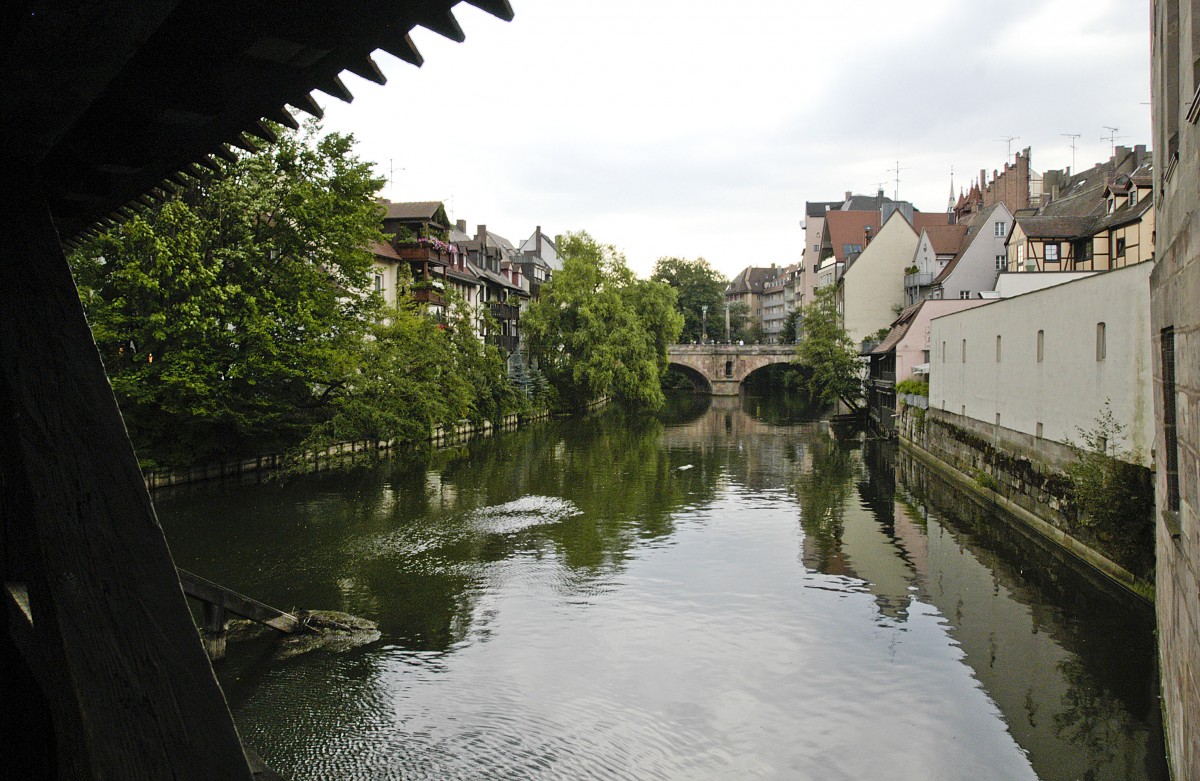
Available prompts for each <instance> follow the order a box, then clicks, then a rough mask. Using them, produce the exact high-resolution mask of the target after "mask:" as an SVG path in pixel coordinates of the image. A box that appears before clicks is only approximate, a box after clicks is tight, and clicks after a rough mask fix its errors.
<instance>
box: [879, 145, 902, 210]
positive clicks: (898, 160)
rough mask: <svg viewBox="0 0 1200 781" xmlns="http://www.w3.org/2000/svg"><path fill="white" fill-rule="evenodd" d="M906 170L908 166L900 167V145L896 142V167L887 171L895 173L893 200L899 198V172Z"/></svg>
mask: <svg viewBox="0 0 1200 781" xmlns="http://www.w3.org/2000/svg"><path fill="white" fill-rule="evenodd" d="M907 170H908V166H904V167H903V168H901V167H900V145H899V144H896V167H895V168H889V169H888V172H889V173H893V174H895V175H896V177H895V178H896V189H895V190H894V191H893V192H892V200H893V201H898V200H900V172H901V171H907ZM879 189H881V190H882V189H883V188H882V187H880V188H879Z"/></svg>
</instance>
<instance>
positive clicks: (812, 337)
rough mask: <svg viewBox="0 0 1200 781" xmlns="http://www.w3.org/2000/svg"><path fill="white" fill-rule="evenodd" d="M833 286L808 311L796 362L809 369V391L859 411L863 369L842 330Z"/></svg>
mask: <svg viewBox="0 0 1200 781" xmlns="http://www.w3.org/2000/svg"><path fill="white" fill-rule="evenodd" d="M833 296H834V288H833V286H832V285H829V286H826V287H823V288H821V289H819V290H818V291H817V293H816V295H815V296H814V297H813V300H812V302H811V303H810V304H808V305H807V306H806V307H804V335H803V338H801V340H800V343H799V345H798V346H797V349H796V362H797V363H799V364H800V365H801V366H803V367H805V368H806V369H808V371H809V372H810V373H809V375H808V378H807V380H808V389H809V392H810V393H811V394H812V395H813V397H815V398H819V399H821V400H822V401H824V402H825V403H827V404H832V403H833V402H835V401H841V402H842V403H844V404H845V405H846V406H847V407H849V408H850V409H851V410H857V409H859V407H860V406H861V404H862V400H863V365H862V361H861V360H860V358H859V356H858V350H856V349H855V346H854V343H853V342H852V341H851V340H850V336H849V334H847V333H846V329H844V328H842V326H841V323H840V321H839V318H838V313H837V307H836V304H835V302H834V298H833Z"/></svg>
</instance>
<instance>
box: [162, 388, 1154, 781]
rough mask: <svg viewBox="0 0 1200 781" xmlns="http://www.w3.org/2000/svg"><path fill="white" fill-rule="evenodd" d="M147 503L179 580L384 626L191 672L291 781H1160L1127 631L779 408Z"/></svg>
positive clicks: (906, 482)
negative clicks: (154, 509)
mask: <svg viewBox="0 0 1200 781" xmlns="http://www.w3.org/2000/svg"><path fill="white" fill-rule="evenodd" d="M676 402H677V403H676V404H675V405H673V406H672V407H671V408H670V409H669V410H668V411H667V412H666V413H665V414H663V415H660V416H645V415H635V414H629V413H623V412H621V411H619V410H615V409H613V410H608V411H606V412H604V413H602V414H599V415H596V416H592V417H589V418H586V419H582V420H564V421H554V422H550V423H548V424H546V425H542V426H536V427H531V428H528V429H524V430H521V431H517V432H511V433H507V434H504V435H500V436H497V437H494V438H491V439H481V440H476V441H473V442H472V443H470V444H469V445H467V446H465V447H462V448H459V449H456V450H453V451H445V452H440V453H437V454H435V455H434V456H433V457H432V458H431V459H429V460H427V461H420V462H392V463H387V464H382V465H378V466H375V467H363V468H360V469H357V470H355V471H351V472H345V473H340V474H332V473H331V474H323V475H319V476H311V477H306V478H303V479H297V480H294V481H291V482H289V483H286V484H282V485H266V486H244V487H233V488H229V489H225V490H217V491H207V492H195V491H193V492H184V493H179V494H177V495H172V496H170V497H164V498H163V499H161V500H160V502H159V511H160V515H161V517H162V519H163V523H164V527H165V528H166V530H167V533H168V538H169V539H170V541H171V544H172V549H173V551H174V553H175V556H176V559H177V561H178V562H179V563H180V565H181V566H185V567H187V568H189V569H193V570H195V571H197V572H199V573H201V574H204V575H206V576H208V577H212V578H214V579H217V580H220V581H223V582H226V583H228V584H229V585H231V586H233V587H235V588H238V589H240V590H243V591H247V592H249V593H252V594H254V595H256V596H259V597H260V598H262V599H264V600H265V601H268V602H272V603H275V604H278V605H280V606H284V607H288V606H292V605H297V606H305V607H323V608H335V609H340V610H345V611H346V612H350V613H354V614H357V615H363V616H366V617H369V618H371V619H373V620H377V621H379V622H380V624H381V630H382V632H383V639H382V641H381V642H380V643H378V644H376V645H375V646H372V647H368V648H364V649H359V650H357V651H353V652H350V653H347V654H343V655H331V654H319V653H316V654H310V655H307V656H305V657H300V658H296V659H292V660H288V661H286V662H272V661H270V660H269V656H268V655H267V654H264V653H262V652H260V651H257V650H255V649H254V648H243V649H238V648H237V647H234V649H233V650H232V652H231V655H230V658H229V660H228V661H227V662H226V663H224V664H223V665H222V666H221V668H220V670H219V673H220V677H221V680H222V683H223V685H224V686H225V687H226V690H227V692H228V694H229V697H230V701H231V705H232V707H233V709H234V711H235V715H236V718H237V719H238V722H239V726H240V728H241V730H242V732H243V734H245V735H247V736H248V737H249V738H250V742H251V743H252V744H253V745H255V746H256V747H258V748H259V749H260V750H261V752H262V753H263V754H264V755H266V756H267V758H268V759H269V760H270V761H272V762H273V763H275V764H276V765H277V766H278V767H280V768H281V769H283V770H285V771H286V772H287V774H288V775H291V776H293V777H295V778H314V779H315V778H322V779H325V778H346V779H357V778H361V779H368V778H370V779H374V778H437V779H450V778H483V777H486V778H531V777H554V778H563V777H566V778H631V779H632V778H637V779H641V778H689V779H691V778H740V777H773V778H822V779H824V778H846V779H859V778H880V777H888V778H894V779H926V778H973V779H975V778H980V779H983V778H996V779H1012V778H1035V777H1037V778H1043V779H1060V778H1061V779H1066V778H1094V779H1105V778H1114V779H1115V778H1122V779H1164V778H1165V770H1164V769H1163V768H1162V763H1161V757H1160V755H1161V737H1160V736H1159V734H1158V726H1157V712H1156V708H1157V705H1156V702H1157V700H1156V697H1155V694H1156V692H1155V690H1154V680H1155V674H1154V670H1153V663H1154V661H1153V660H1154V652H1153V637H1152V633H1151V630H1152V625H1151V624H1150V623H1148V622H1149V621H1150V616H1149V615H1148V611H1145V610H1140V609H1139V608H1138V607H1137V606H1135V605H1128V604H1124V603H1122V602H1121V600H1120V599H1119V597H1115V596H1113V595H1112V594H1111V593H1110V592H1108V591H1107V590H1106V589H1104V588H1102V587H1101V588H1098V587H1097V585H1096V584H1094V583H1091V582H1088V580H1087V579H1086V575H1085V574H1084V575H1077V574H1074V573H1073V571H1071V570H1067V569H1064V568H1062V567H1061V566H1060V565H1059V562H1057V561H1056V560H1055V559H1054V557H1053V556H1052V555H1051V554H1048V553H1047V552H1044V551H1042V550H1040V549H1039V548H1038V547H1037V546H1036V545H1033V544H1031V543H1030V542H1029V541H1027V540H1025V539H1023V538H1022V537H1021V536H1020V535H1015V534H1013V533H1011V532H1007V531H1004V530H1003V529H1002V527H999V526H997V525H996V524H995V522H994V521H993V520H991V519H989V518H987V517H986V513H985V511H984V509H983V508H975V507H973V506H970V505H964V504H963V502H962V498H961V497H960V496H958V495H957V494H956V493H955V492H954V491H953V489H950V488H947V487H945V486H942V485H940V484H939V483H937V481H936V478H934V477H933V476H931V475H928V474H927V473H925V472H924V471H923V470H922V469H921V467H920V466H919V464H916V463H914V462H912V461H911V460H910V459H906V458H905V456H904V455H903V454H902V453H901V454H897V453H896V452H895V450H894V448H893V449H889V448H887V447H886V446H883V447H881V446H880V445H879V444H878V443H867V444H866V445H864V446H860V445H857V444H853V443H841V442H838V441H836V440H835V439H834V438H833V437H831V436H830V434H829V430H828V428H827V427H826V425H825V424H823V423H821V422H819V421H816V420H814V419H813V411H812V410H811V409H808V408H807V407H806V406H805V405H804V404H803V403H796V402H788V401H786V400H782V401H781V400H780V399H778V398H771V397H769V396H756V395H753V394H748V395H746V396H743V397H742V398H740V399H715V400H711V401H710V400H709V399H707V398H705V397H696V396H688V397H682V398H680V399H677V400H676Z"/></svg>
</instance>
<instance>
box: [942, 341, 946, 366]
mask: <svg viewBox="0 0 1200 781" xmlns="http://www.w3.org/2000/svg"><path fill="white" fill-rule="evenodd" d="M945 362H946V343H945V342H942V363H945Z"/></svg>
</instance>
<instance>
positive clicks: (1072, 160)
mask: <svg viewBox="0 0 1200 781" xmlns="http://www.w3.org/2000/svg"><path fill="white" fill-rule="evenodd" d="M1059 135H1060V136H1064V137H1066V138H1069V139H1071V170H1072V171H1074V170H1075V139H1077V138H1079V136H1080V135H1081V134H1080V133H1059Z"/></svg>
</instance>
